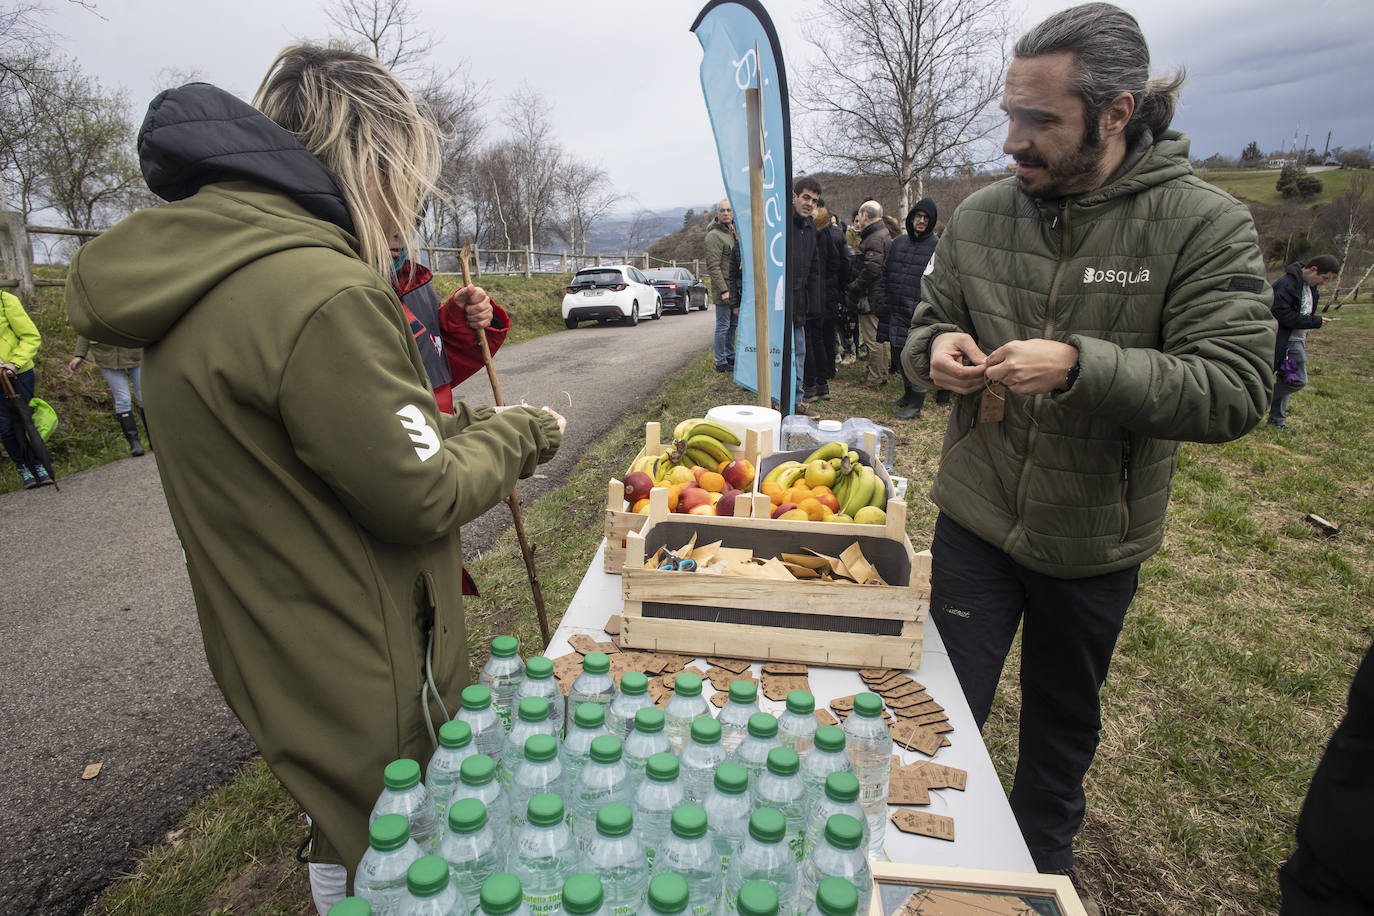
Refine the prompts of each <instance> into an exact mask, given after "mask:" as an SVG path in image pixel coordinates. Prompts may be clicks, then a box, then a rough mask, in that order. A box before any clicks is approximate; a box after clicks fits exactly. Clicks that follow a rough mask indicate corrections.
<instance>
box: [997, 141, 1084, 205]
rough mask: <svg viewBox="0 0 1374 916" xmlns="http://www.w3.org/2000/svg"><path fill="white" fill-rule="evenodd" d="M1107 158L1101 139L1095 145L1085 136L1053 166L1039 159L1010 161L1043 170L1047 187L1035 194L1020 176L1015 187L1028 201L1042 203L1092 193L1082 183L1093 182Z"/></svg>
mask: <svg viewBox="0 0 1374 916" xmlns="http://www.w3.org/2000/svg"><path fill="white" fill-rule="evenodd" d="M1106 154H1107V150H1106V144H1104V143H1103V142H1102V140H1101V138H1100V137H1099V138H1098V139H1097V140H1096V141H1095V142H1094V141H1093V140H1091V139H1090V138H1088V137H1086V136H1085V137H1084V138H1083V139H1082V140H1081V141H1079V144H1078V146H1077V148H1075V149H1074V151H1073V152H1071V153H1069V154H1068V155H1067V156H1065V157H1064V159H1063V160H1061V161H1060V162H1057V163H1055V164H1054V165H1048V164H1047V163H1046V162H1045V161H1044V160H1043V159H1041V158H1040V157H1038V156H1014V157H1012V158H1014V159H1015V160H1016V161H1017V162H1020V163H1023V164H1025V165H1038V166H1041V167H1045V169H1046V177H1047V178H1048V179H1049V183H1048V184H1046V185H1045V186H1043V187H1040V188H1036V189H1034V190H1032V189H1029V188H1027V187H1026V182H1025V180H1024V179H1022V178H1021V177H1020V176H1017V179H1016V183H1017V185H1018V186H1020V188H1021V190H1022V191H1023V192H1024V193H1025V194H1026V196H1027V197H1037V198H1040V199H1042V200H1057V199H1058V198H1061V197H1068V196H1070V195H1072V194H1082V193H1083V192H1084V191H1090V190H1092V187H1091V186H1089V187H1083V185H1085V184H1088V185H1090V184H1091V182H1090V181H1087V182H1085V181H1084V179H1093V178H1096V176H1097V170H1098V169H1099V168H1100V167H1101V165H1102V159H1103V157H1104V156H1105V155H1106Z"/></svg>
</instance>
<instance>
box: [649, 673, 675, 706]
mask: <svg viewBox="0 0 1374 916" xmlns="http://www.w3.org/2000/svg"><path fill="white" fill-rule="evenodd" d="M672 695H673V688H672V687H669V686H668V685H667V684H665V683H663V679H662V678H658V677H656V678H654V679H653V680H651V681H649V697H650V698H651V699H652V700H653V701H654V705H655V706H658V707H660V708H661V707H662V706H664V705H665V704H667V702H668V698H669V697H671V696H672Z"/></svg>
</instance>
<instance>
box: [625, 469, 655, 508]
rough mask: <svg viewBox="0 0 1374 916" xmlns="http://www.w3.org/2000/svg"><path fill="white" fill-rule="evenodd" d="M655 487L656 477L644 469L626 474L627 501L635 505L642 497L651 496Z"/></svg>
mask: <svg viewBox="0 0 1374 916" xmlns="http://www.w3.org/2000/svg"><path fill="white" fill-rule="evenodd" d="M653 488H654V479H653V478H652V477H650V476H649V475H648V474H646V473H644V472H643V471H631V472H630V473H628V474H626V475H625V501H626V502H628V503H629V504H630V505H632V506H633V505H634V504H635V503H637V502H639V501H640V500H641V499H648V498H649V491H650V490H652V489H653Z"/></svg>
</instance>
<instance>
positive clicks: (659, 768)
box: [644, 751, 678, 782]
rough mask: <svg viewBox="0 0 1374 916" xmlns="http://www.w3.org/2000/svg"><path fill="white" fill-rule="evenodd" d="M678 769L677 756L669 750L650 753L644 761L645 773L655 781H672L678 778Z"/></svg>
mask: <svg viewBox="0 0 1374 916" xmlns="http://www.w3.org/2000/svg"><path fill="white" fill-rule="evenodd" d="M677 771H678V765H677V758H676V757H674V756H673V755H672V754H670V753H668V752H667V751H664V752H663V753H661V754H650V755H649V759H648V760H647V761H645V763H644V774H645V775H646V776H648V777H649V778H650V779H652V780H653V781H654V782H672V781H673V780H674V779H677Z"/></svg>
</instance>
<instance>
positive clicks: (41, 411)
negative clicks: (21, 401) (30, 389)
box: [29, 398, 57, 442]
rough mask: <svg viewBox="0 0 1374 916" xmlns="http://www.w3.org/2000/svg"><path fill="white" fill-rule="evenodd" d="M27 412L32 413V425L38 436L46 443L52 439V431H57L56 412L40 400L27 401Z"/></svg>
mask: <svg viewBox="0 0 1374 916" xmlns="http://www.w3.org/2000/svg"><path fill="white" fill-rule="evenodd" d="M29 410H31V411H33V425H34V427H35V428H36V429H37V430H38V435H40V436H42V437H43V441H44V442H47V441H48V439H50V438H51V437H52V434H53V430H55V429H57V411H55V410H53V409H52V405H51V404H49V403H48V402H47V401H45V400H43V399H42V398H34V399H33V400H31V401H29Z"/></svg>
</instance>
